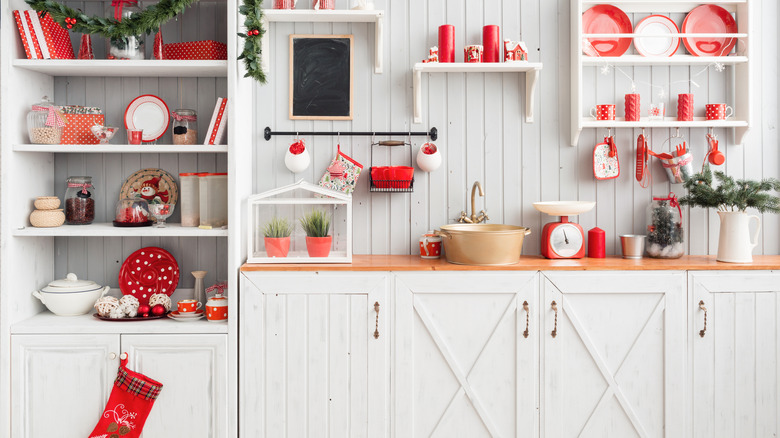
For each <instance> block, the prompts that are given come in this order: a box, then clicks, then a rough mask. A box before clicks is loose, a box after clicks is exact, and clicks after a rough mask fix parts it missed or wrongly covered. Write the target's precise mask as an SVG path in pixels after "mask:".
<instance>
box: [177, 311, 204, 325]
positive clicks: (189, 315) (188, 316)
mask: <svg viewBox="0 0 780 438" xmlns="http://www.w3.org/2000/svg"><path fill="white" fill-rule="evenodd" d="M203 316H204V312H203V309H198V310H196V311H194V312H186V313H181V312H178V311H175V310H174V311H173V312H171V313H169V314H168V318H171V319H174V320H176V321H183V322H188V321H197V320H199V319H201V318H203Z"/></svg>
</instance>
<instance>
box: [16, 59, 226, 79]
mask: <svg viewBox="0 0 780 438" xmlns="http://www.w3.org/2000/svg"><path fill="white" fill-rule="evenodd" d="M12 65H13V66H14V67H18V68H23V69H25V70H31V71H35V72H38V73H45V74H47V75H50V76H122V77H131V76H132V77H180V78H194V77H199V78H210V77H227V72H228V62H227V61H199V60H158V59H147V60H142V61H130V60H125V61H122V60H115V59H16V60H14V61H13V63H12Z"/></svg>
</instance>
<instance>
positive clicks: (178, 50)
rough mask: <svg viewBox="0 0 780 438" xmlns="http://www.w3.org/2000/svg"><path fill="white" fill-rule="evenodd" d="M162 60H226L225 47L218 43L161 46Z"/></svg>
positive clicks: (201, 42)
mask: <svg viewBox="0 0 780 438" xmlns="http://www.w3.org/2000/svg"><path fill="white" fill-rule="evenodd" d="M163 59H220V60H226V59H227V45H226V44H225V43H220V42H218V41H212V40H206V41H190V42H187V43H173V44H163Z"/></svg>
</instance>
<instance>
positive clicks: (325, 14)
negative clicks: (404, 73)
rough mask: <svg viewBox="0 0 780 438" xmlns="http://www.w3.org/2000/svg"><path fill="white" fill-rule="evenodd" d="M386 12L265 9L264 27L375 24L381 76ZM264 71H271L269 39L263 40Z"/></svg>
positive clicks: (377, 67)
mask: <svg viewBox="0 0 780 438" xmlns="http://www.w3.org/2000/svg"><path fill="white" fill-rule="evenodd" d="M384 17H385V11H383V10H324V11H317V10H314V9H308V10H307V9H292V10H290V9H263V26H264V28H265V29H266V30H268V29H269V28H270V27H269V24H270V23H284V22H287V23H302V22H304V23H374V73H376V74H380V73H382V69H383V65H382V63H383V57H384V54H383V50H382V49H383V47H384V46H383V43H382V41H383V40H382V34H383V30H382V26H383V22H384ZM262 50H263V52H262V65H263V71H266V72H267V71H269V66H270V59H271V58H270V50H271V47H270V43H269V38H263V40H262Z"/></svg>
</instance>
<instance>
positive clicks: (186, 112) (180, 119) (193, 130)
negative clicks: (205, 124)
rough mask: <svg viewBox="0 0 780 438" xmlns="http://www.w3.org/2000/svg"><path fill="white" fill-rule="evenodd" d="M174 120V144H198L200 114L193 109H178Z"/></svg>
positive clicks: (173, 115) (172, 114)
mask: <svg viewBox="0 0 780 438" xmlns="http://www.w3.org/2000/svg"><path fill="white" fill-rule="evenodd" d="M171 117H172V118H173V144H197V143H198V114H197V113H196V112H195V110H191V109H177V110H176V111H174V112H172V113H171Z"/></svg>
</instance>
